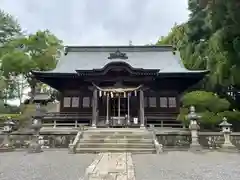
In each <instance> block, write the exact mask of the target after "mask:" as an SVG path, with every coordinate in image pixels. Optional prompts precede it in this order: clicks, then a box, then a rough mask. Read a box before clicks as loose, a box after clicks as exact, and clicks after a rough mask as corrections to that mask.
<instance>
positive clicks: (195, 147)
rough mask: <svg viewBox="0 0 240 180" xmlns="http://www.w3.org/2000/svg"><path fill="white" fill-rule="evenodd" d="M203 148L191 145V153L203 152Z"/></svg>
mask: <svg viewBox="0 0 240 180" xmlns="http://www.w3.org/2000/svg"><path fill="white" fill-rule="evenodd" d="M202 150H203V148H202V146H201V145H200V144H190V148H189V151H190V152H202Z"/></svg>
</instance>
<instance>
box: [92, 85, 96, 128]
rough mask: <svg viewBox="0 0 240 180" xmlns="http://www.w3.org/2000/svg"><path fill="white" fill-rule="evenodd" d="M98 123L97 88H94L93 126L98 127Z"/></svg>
mask: <svg viewBox="0 0 240 180" xmlns="http://www.w3.org/2000/svg"><path fill="white" fill-rule="evenodd" d="M96 124H97V89H94V90H93V98H92V127H94V128H96Z"/></svg>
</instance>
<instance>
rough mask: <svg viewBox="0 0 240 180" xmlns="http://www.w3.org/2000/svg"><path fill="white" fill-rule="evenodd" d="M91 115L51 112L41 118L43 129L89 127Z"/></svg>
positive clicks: (85, 113) (87, 113) (86, 113)
mask: <svg viewBox="0 0 240 180" xmlns="http://www.w3.org/2000/svg"><path fill="white" fill-rule="evenodd" d="M91 118H92V115H91V113H90V112H83V113H75V112H51V113H46V114H45V115H44V118H43V126H45V127H66V126H67V127H76V128H77V127H79V126H83V125H85V126H86V125H89V123H90V120H91Z"/></svg>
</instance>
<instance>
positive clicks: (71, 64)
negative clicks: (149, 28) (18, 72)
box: [33, 46, 208, 127]
mask: <svg viewBox="0 0 240 180" xmlns="http://www.w3.org/2000/svg"><path fill="white" fill-rule="evenodd" d="M207 72H208V71H206V70H202V71H192V70H188V69H186V68H185V67H184V65H183V63H182V61H181V58H180V54H179V52H177V51H175V50H174V49H173V48H172V46H67V47H66V49H65V53H64V55H62V56H61V57H60V58H59V61H58V63H57V66H56V68H55V69H53V70H51V71H34V72H33V74H34V76H35V77H36V79H37V80H40V81H41V82H43V83H45V84H47V85H49V86H51V87H52V88H54V89H56V90H58V91H59V92H60V93H61V100H60V108H59V112H56V114H58V119H59V120H60V119H61V118H60V117H63V115H62V116H61V114H64V118H65V119H64V121H65V122H66V121H69V122H72V121H75V122H76V121H77V123H80V124H81V123H87V124H89V126H92V127H109V126H111V127H119V126H120V127H126V126H127V127H131V126H136V127H146V126H148V125H149V124H153V125H155V126H161V127H163V126H168V127H177V126H181V123H180V122H177V120H176V117H177V115H178V113H179V108H180V98H181V95H182V93H183V92H184V91H186V90H187V89H188V88H190V87H192V86H193V85H195V84H196V83H198V82H199V81H200V80H202V79H203V77H204V75H205V74H206V73H207ZM73 114H74V118H73Z"/></svg>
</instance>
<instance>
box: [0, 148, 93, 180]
mask: <svg viewBox="0 0 240 180" xmlns="http://www.w3.org/2000/svg"><path fill="white" fill-rule="evenodd" d="M95 157H96V155H94V154H68V152H67V150H48V151H45V152H43V153H39V154H28V153H26V152H25V151H22V152H9V153H0V180H79V177H82V176H84V173H85V169H86V168H87V167H88V166H89V164H91V162H92V161H93V159H94V158H95Z"/></svg>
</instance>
